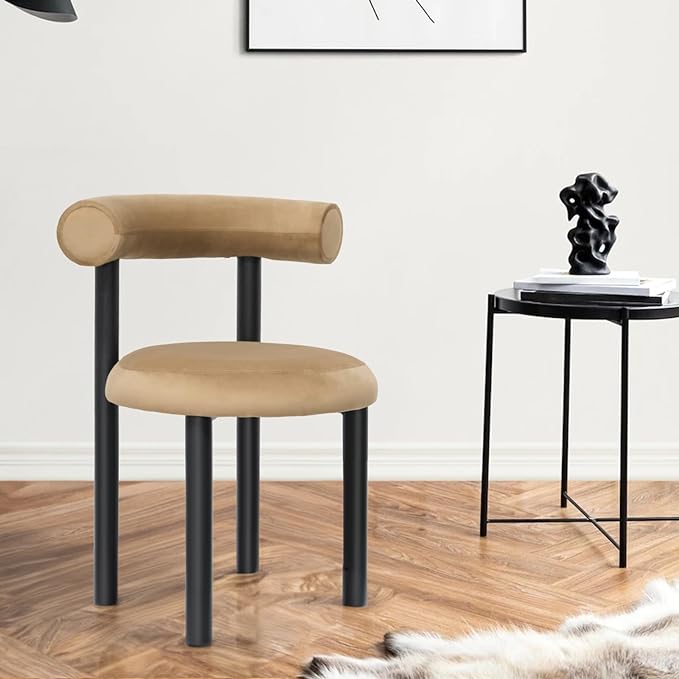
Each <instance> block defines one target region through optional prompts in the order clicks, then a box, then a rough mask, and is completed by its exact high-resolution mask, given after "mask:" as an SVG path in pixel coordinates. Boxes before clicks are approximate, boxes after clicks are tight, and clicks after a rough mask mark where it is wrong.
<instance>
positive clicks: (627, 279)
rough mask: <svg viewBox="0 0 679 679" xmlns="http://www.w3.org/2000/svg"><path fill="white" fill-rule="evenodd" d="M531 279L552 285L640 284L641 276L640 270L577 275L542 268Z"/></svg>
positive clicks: (560, 270)
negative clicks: (599, 274)
mask: <svg viewBox="0 0 679 679" xmlns="http://www.w3.org/2000/svg"><path fill="white" fill-rule="evenodd" d="M529 280H532V281H534V282H535V283H548V284H550V285H639V283H640V282H641V276H640V275H639V272H638V271H611V273H608V274H604V275H601V276H598V275H587V276H576V275H574V274H570V273H568V271H564V270H562V269H540V273H538V274H535V276H531V277H530V279H529Z"/></svg>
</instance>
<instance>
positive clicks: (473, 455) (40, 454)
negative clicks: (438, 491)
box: [0, 443, 679, 481]
mask: <svg viewBox="0 0 679 679" xmlns="http://www.w3.org/2000/svg"><path fill="white" fill-rule="evenodd" d="M92 458H93V455H92V444H87V443H0V480H6V481H29V480H35V481H44V480H50V481H51V480H54V481H56V480H68V481H77V480H90V479H91V478H92V475H93V465H92ZM341 459H342V458H341V447H340V444H339V443H337V444H328V443H318V444H313V443H300V444H294V443H278V444H266V445H264V447H263V450H262V478H263V479H268V480H282V481H291V480H299V481H306V480H323V479H330V480H332V479H340V478H341V474H342V464H341ZM480 461H481V447H480V445H479V444H474V443H421V444H418V443H405V444H404V443H371V445H370V479H371V480H374V481H388V480H472V481H476V480H478V478H479V472H480ZM617 464H618V450H617V448H616V447H615V446H613V445H605V444H589V445H582V446H577V447H576V448H574V449H573V450H572V452H571V474H570V475H571V478H572V479H587V480H599V479H615V478H617V471H618V470H617ZM491 470H492V478H493V479H497V480H520V479H524V480H551V479H557V478H558V477H559V470H560V448H559V446H558V445H557V444H551V443H544V444H543V443H512V444H497V445H494V447H493V452H492V467H491ZM214 474H215V478H217V479H233V478H234V474H235V452H234V447H233V445H228V444H224V443H217V444H216V445H215V466H214ZM630 476H631V478H635V479H643V480H653V479H663V480H679V443H654V444H636V445H633V446H632V447H631V456H630ZM120 477H121V479H123V480H130V481H132V480H135V481H136V480H181V479H183V478H184V453H183V448H182V446H181V445H173V444H169V443H126V444H122V445H121V449H120Z"/></svg>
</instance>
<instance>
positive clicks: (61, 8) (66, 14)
mask: <svg viewBox="0 0 679 679" xmlns="http://www.w3.org/2000/svg"><path fill="white" fill-rule="evenodd" d="M6 2H9V3H10V4H11V5H14V6H16V7H18V8H19V9H22V10H23V11H24V12H28V13H29V14H32V15H33V16H36V17H39V18H41V19H47V20H48V21H61V22H66V21H75V20H76V19H77V18H78V15H77V14H76V13H75V10H74V9H73V5H72V4H71V0H6Z"/></svg>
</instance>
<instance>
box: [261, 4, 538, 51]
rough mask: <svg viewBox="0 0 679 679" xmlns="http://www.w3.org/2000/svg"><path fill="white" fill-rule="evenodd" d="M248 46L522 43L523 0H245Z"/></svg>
mask: <svg viewBox="0 0 679 679" xmlns="http://www.w3.org/2000/svg"><path fill="white" fill-rule="evenodd" d="M249 3H250V4H249V16H250V20H249V29H248V30H249V48H250V49H254V50H257V49H280V50H292V49H301V50H306V49H309V50H470V51H473V50H491V51H495V50H497V51H522V50H523V49H525V0H249Z"/></svg>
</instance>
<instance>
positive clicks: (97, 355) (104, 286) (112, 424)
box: [94, 261, 119, 606]
mask: <svg viewBox="0 0 679 679" xmlns="http://www.w3.org/2000/svg"><path fill="white" fill-rule="evenodd" d="M94 279H95V295H94V299H95V302H94V603H95V604H96V605H98V606H112V605H114V604H116V603H117V601H118V467H119V465H118V406H116V405H113V404H112V403H109V402H108V401H107V400H106V396H105V394H104V390H105V387H106V379H107V378H108V374H109V372H111V368H113V366H114V365H115V364H116V363H117V362H118V262H117V261H116V262H110V263H109V264H104V265H103V266H98V267H97V268H96V269H95V274H94Z"/></svg>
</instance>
